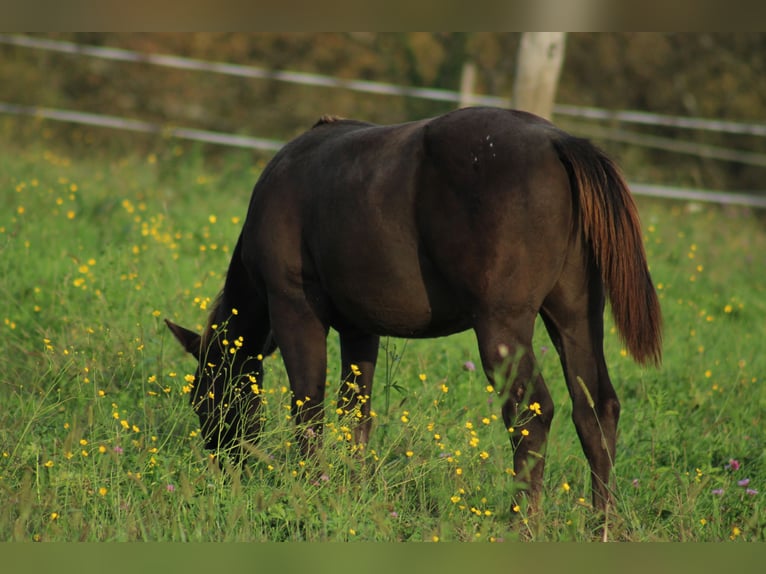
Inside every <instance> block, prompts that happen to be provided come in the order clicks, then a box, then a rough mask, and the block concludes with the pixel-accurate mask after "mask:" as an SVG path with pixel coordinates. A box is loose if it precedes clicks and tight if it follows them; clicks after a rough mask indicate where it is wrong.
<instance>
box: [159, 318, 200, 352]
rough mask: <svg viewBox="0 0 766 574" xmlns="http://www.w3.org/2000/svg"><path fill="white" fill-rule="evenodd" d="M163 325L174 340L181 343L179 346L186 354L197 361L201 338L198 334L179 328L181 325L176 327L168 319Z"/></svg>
mask: <svg viewBox="0 0 766 574" xmlns="http://www.w3.org/2000/svg"><path fill="white" fill-rule="evenodd" d="M165 324H166V325H167V326H168V329H170V332H171V333H173V335H175V337H176V339H178V342H179V343H181V346H182V347H183V348H184V349H186V351H187V352H188V353H191V354H192V355H194V358H195V359H199V351H200V345H201V343H202V337H201V336H200V335H199V334H198V333H195V332H194V331H190V330H189V329H187V328H185V327H181V325H176V324H175V323H173V322H172V321H169V320H168V319H165Z"/></svg>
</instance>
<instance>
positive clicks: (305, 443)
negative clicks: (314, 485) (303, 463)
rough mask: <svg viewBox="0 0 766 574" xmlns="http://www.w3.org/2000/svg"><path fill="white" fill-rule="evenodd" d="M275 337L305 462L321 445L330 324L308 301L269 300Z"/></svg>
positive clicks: (276, 297) (275, 298)
mask: <svg viewBox="0 0 766 574" xmlns="http://www.w3.org/2000/svg"><path fill="white" fill-rule="evenodd" d="M269 302H270V311H271V323H272V328H273V330H274V337H275V338H276V342H277V344H278V346H279V349H280V350H281V352H282V359H283V360H284V363H285V369H287V377H288V378H289V379H290V387H291V389H292V392H293V397H292V414H293V418H294V420H295V423H296V430H297V440H298V445H299V446H300V450H301V454H302V456H303V457H304V458H313V457H314V456H315V454H316V451H317V449H318V446H319V445H320V444H321V436H322V422H323V419H324V396H325V386H326V385H325V384H326V378H327V332H328V329H329V327H328V324H327V323H326V322H325V321H323V320H322V319H321V318H320V317H319V315H318V314H317V312H316V310H315V307H314V306H312V305H310V304H309V302H308V301H307V300H306V299H305V298H297V297H296V298H289V297H286V296H284V295H282V296H272V295H270V296H269Z"/></svg>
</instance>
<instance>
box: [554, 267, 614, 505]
mask: <svg viewBox="0 0 766 574" xmlns="http://www.w3.org/2000/svg"><path fill="white" fill-rule="evenodd" d="M577 273H580V274H582V273H581V270H575V275H574V276H572V275H570V277H569V278H568V280H567V281H566V282H562V283H561V284H560V285H559V286H558V287H557V288H556V289H554V291H553V292H551V294H550V295H549V296H548V298H547V299H546V300H545V303H544V305H543V309H542V311H541V315H542V317H543V320H544V321H545V325H546V327H547V329H548V333H549V334H550V336H551V340H552V341H553V343H554V345H555V346H556V349H557V350H558V353H559V356H560V358H561V365H562V367H563V370H564V375H565V377H566V381H567V387H568V388H569V394H570V396H571V398H572V419H573V421H574V424H575V427H576V429H577V434H578V436H579V437H580V442H581V444H582V447H583V451H584V452H585V456H586V458H587V459H588V463H589V464H590V469H591V478H592V491H593V505H594V507H596V508H597V509H600V510H604V509H606V506H607V504H608V502H609V499H610V488H609V485H610V475H611V470H612V465H613V463H614V457H615V443H616V436H617V423H618V419H619V415H620V403H619V401H618V399H617V394H616V393H615V390H614V387H613V386H612V383H611V381H610V379H609V373H608V372H607V367H606V361H605V359H604V351H603V336H604V325H603V313H604V295H603V289H602V286H601V281H600V280H599V279H598V275H597V274H592V275H591V277H594V278H595V279H592V280H590V281H587V280H584V279H583V277H577ZM573 278H574V279H575V280H572V279H573Z"/></svg>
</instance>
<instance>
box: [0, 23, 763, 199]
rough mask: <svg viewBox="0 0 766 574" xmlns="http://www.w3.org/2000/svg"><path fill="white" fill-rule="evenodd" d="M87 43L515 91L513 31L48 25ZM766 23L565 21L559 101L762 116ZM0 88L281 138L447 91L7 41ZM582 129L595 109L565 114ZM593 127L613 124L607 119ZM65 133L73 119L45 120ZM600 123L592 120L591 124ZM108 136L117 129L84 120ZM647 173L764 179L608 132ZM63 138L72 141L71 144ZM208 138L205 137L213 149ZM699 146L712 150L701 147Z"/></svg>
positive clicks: (415, 115)
mask: <svg viewBox="0 0 766 574" xmlns="http://www.w3.org/2000/svg"><path fill="white" fill-rule="evenodd" d="M44 36H46V37H53V38H57V39H62V40H69V41H74V42H76V43H82V44H92V45H98V46H108V47H117V48H126V49H130V50H137V51H139V52H146V53H160V54H173V55H179V56H185V57H190V58H198V59H202V60H208V61H222V62H231V63H235V64H243V65H251V66H259V67H263V68H266V69H272V70H296V71H301V72H308V73H320V74H327V75H331V76H336V77H338V78H348V79H364V80H373V81H379V82H387V83H393V84H401V85H415V86H427V87H436V88H446V89H451V90H457V89H458V88H459V86H460V77H461V70H462V66H463V64H464V63H465V62H467V61H469V60H470V61H472V62H474V63H475V65H476V69H477V79H476V86H475V92H476V93H479V94H490V95H496V96H501V97H503V96H505V97H508V98H510V94H511V91H512V84H513V79H514V71H515V66H516V52H517V49H518V45H519V38H520V34H519V33H490V32H475V33H458V32H455V33H445V32H440V33H431V32H418V33H415V32H413V33H321V34H317V33H284V32H281V33H258V34H242V33H185V34H179V33H140V34H138V33H136V34H125V33H122V34H121V33H90V34H76V33H49V34H45V35H44ZM765 43H766V35H764V34H762V33H747V34H745V33H716V34H710V33H706V34H699V33H624V32H620V33H571V34H569V35H568V39H567V46H566V58H565V63H564V67H563V71H562V77H561V81H560V83H559V93H558V97H557V100H556V101H557V102H558V103H561V104H571V105H585V106H599V107H604V108H607V109H615V110H624V109H628V110H643V111H650V112H656V113H663V114H674V115H681V116H699V117H707V118H713V119H721V120H736V121H742V122H748V121H756V122H760V123H762V122H763V109H764V108H765V107H766V101H765V100H764V98H766V74H765V73H764V69H765V68H766V60H764V58H763V56H762V54H763V53H764V44H765ZM0 64H1V65H0V86H2V87H0V101H7V102H12V103H16V104H30V105H41V106H54V107H62V108H71V109H77V110H83V111H89V112H97V113H103V114H111V115H117V116H124V117H129V118H136V119H144V120H150V121H156V122H161V123H163V122H164V123H169V124H173V125H183V126H189V127H198V128H203V129H209V130H217V131H223V132H233V133H243V134H249V135H255V136H260V137H267V138H275V139H282V140H286V139H289V138H290V137H292V136H294V135H296V134H297V133H299V132H301V131H303V130H304V129H306V128H307V127H308V126H310V125H312V124H313V123H314V122H315V121H316V119H317V118H318V117H319V116H321V115H323V114H337V115H341V116H345V117H355V118H360V119H365V120H368V121H372V122H379V123H393V122H399V121H406V120H412V119H420V118H422V117H426V116H430V115H436V114H439V113H442V112H444V111H447V110H448V109H449V108H450V107H451V104H450V103H445V102H432V101H427V100H420V99H417V98H403V97H397V96H385V95H373V94H361V93H357V92H352V91H349V90H346V89H335V88H332V89H330V88H313V87H307V86H300V85H296V84H291V83H286V82H280V81H276V80H257V79H252V80H245V79H242V78H232V77H228V76H223V75H215V74H208V73H200V72H193V71H185V70H178V69H172V68H164V67H157V66H150V65H143V64H137V63H132V62H111V61H104V60H99V59H95V58H89V57H84V56H72V55H68V54H58V53H53V52H45V51H40V50H34V49H27V48H15V47H10V46H0ZM559 120H560V121H565V122H566V127H568V128H570V129H572V130H574V131H575V132H577V133H583V132H586V133H587V130H589V129H591V130H593V126H594V124H593V122H588V123H584V122H576V121H574V120H571V119H568V118H559ZM598 127H599V128H605V127H607V128H608V127H615V126H612V125H611V124H609V123H608V122H607V123H606V124H603V125H602V124H599V125H598ZM622 127H623V129H628V130H629V131H633V132H638V133H639V134H651V135H655V136H662V137H665V138H668V139H669V140H671V142H672V141H673V140H682V141H689V142H691V143H700V144H707V145H713V146H719V147H724V148H734V149H740V150H748V151H759V152H760V153H761V154H763V153H766V143H764V142H763V138H757V139H756V138H753V137H750V136H732V135H726V134H720V133H705V132H696V131H689V130H680V129H673V128H657V127H637V126H622ZM48 129H51V130H52V132H53V133H54V135H55V139H56V141H58V142H61V143H63V144H64V145H71V144H72V143H77V142H76V141H75V142H73V141H72V138H75V137H78V136H77V134H78V133H80V131H79V130H72V129H71V126H69V125H67V124H63V125H51V126H50V127H49V128H48ZM596 135H597V133H596V131H593V136H594V137H595V136H596ZM86 137H89V138H94V139H96V140H98V143H99V144H100V145H102V146H109V145H112V140H113V139H114V136H113V134H112V132H111V131H109V130H96V131H90V132H88V133H87V136H86ZM600 143H601V144H602V145H603V146H604V147H605V148H606V149H607V151H609V152H611V153H612V154H619V155H620V156H621V159H622V160H623V161H622V163H623V165H630V166H631V168H632V170H633V172H634V173H635V175H636V177H637V178H638V179H640V180H642V181H646V182H650V183H664V184H683V185H690V186H696V187H702V188H715V189H726V190H753V189H755V190H759V189H761V188H762V187H763V186H762V184H761V180H762V173H761V172H762V167H758V166H750V165H746V164H744V165H743V164H738V163H734V162H723V161H720V160H713V159H710V158H707V157H699V156H693V155H691V156H690V155H686V154H679V153H668V152H666V151H658V150H653V149H651V148H646V149H644V148H636V147H628V146H625V145H622V144H618V143H615V141H612V140H610V139H608V138H604V139H603V141H600ZM65 149H66V148H65ZM210 151H211V150H208V152H210ZM703 155H704V154H703Z"/></svg>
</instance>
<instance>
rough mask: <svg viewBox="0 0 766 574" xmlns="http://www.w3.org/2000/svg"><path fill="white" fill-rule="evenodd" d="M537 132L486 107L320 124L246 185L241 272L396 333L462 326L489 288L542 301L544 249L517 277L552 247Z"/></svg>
mask: <svg viewBox="0 0 766 574" xmlns="http://www.w3.org/2000/svg"><path fill="white" fill-rule="evenodd" d="M551 129H552V126H551V125H550V124H547V123H546V122H544V121H543V120H537V119H534V116H527V115H525V114H514V113H511V112H508V111H506V110H495V109H491V108H477V109H467V110H460V111H456V112H453V113H450V114H446V115H444V116H440V117H438V118H434V119H430V120H423V121H420V122H412V123H406V124H399V125H394V126H376V125H372V124H366V123H363V122H356V121H348V120H337V119H325V120H320V122H318V123H317V124H316V125H315V127H314V128H312V129H311V130H309V131H308V132H306V133H305V134H303V135H301V136H299V137H298V138H296V140H293V142H291V143H290V144H288V145H287V146H286V147H285V148H284V149H283V150H282V151H281V152H280V153H279V154H278V155H277V156H276V157H275V158H274V160H273V161H272V162H271V164H270V165H269V166H268V167H267V169H266V170H265V172H264V174H263V176H262V178H261V180H260V181H259V183H258V184H257V185H256V188H255V190H254V194H253V199H252V202H251V208H250V211H249V213H248V221H247V222H246V224H245V230H244V233H245V234H246V237H245V239H246V241H245V249H244V253H245V259H246V264H247V265H248V266H250V267H254V268H255V271H256V274H258V275H259V276H261V277H262V278H263V282H264V283H265V284H266V285H267V288H268V289H271V290H282V291H285V290H292V291H293V292H294V293H295V296H296V297H298V296H301V294H305V292H306V291H307V290H308V291H309V292H311V293H312V294H313V296H314V297H315V298H316V299H318V300H319V299H321V300H322V301H323V302H322V304H321V307H322V309H323V310H324V312H326V313H327V315H328V317H330V320H331V322H332V321H341V322H353V323H355V324H357V325H358V326H359V327H360V328H363V329H366V330H372V331H377V332H380V333H385V334H392V335H402V336H433V335H439V334H447V333H450V332H455V331H458V330H461V329H465V328H468V327H470V326H471V317H472V316H473V315H475V312H476V308H477V306H479V305H481V304H482V303H483V301H482V299H486V298H487V297H490V296H495V295H494V294H493V293H490V291H492V292H497V293H500V292H507V291H508V289H509V287H510V286H511V284H510V283H509V281H511V282H512V281H516V282H518V281H520V280H522V279H523V281H524V285H525V288H530V286H531V288H533V290H534V288H536V287H535V286H536V285H538V284H539V285H540V287H539V290H540V292H541V293H542V291H543V290H544V289H547V288H549V284H550V283H551V282H552V281H553V278H552V275H553V274H555V268H558V267H560V263H561V262H560V258H561V257H563V255H561V254H558V253H556V255H555V257H554V258H553V261H552V263H551V270H550V272H548V271H547V270H546V269H539V273H537V274H536V275H534V276H533V275H530V274H525V276H524V277H523V278H522V277H521V276H520V275H519V269H520V268H522V267H527V266H529V267H530V268H534V266H535V265H537V266H538V268H539V267H540V266H539V263H538V262H536V261H535V260H537V259H540V258H543V259H546V260H550V259H551V257H550V256H549V252H556V251H561V250H562V249H561V246H560V245H559V244H560V243H561V241H563V240H561V239H560V238H559V237H558V236H557V235H555V234H554V233H551V232H549V229H553V228H556V227H557V226H558V227H562V226H563V227H564V228H568V223H569V222H568V220H567V218H568V217H569V216H570V210H571V206H570V204H569V202H568V193H569V192H568V186H567V182H566V174H565V173H564V172H563V168H561V166H560V164H558V163H556V160H555V154H554V152H553V148H552V147H551V145H550V134H549V132H550V130H551ZM552 168H553V169H552ZM533 188H540V189H533ZM544 211H545V213H543V212H544ZM540 240H543V241H547V242H548V245H544V244H541V243H540ZM551 242H553V245H551V244H550V243H551ZM557 242H558V243H557ZM541 296H542V295H541Z"/></svg>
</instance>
